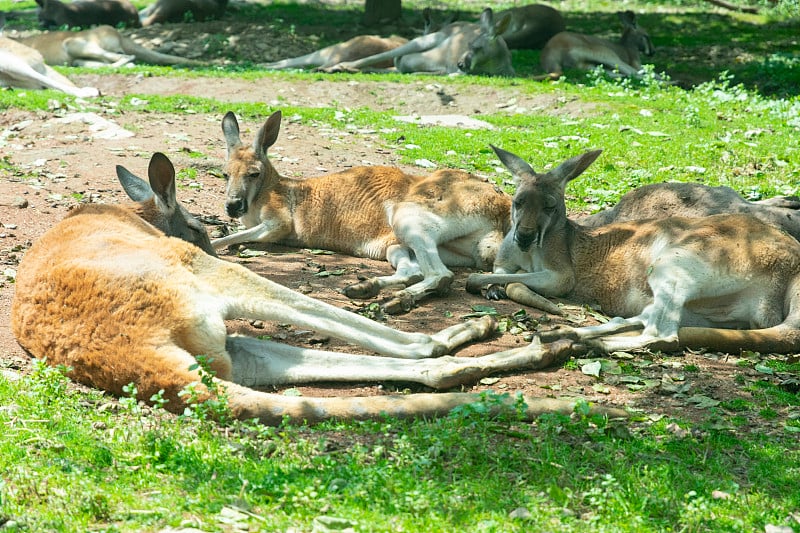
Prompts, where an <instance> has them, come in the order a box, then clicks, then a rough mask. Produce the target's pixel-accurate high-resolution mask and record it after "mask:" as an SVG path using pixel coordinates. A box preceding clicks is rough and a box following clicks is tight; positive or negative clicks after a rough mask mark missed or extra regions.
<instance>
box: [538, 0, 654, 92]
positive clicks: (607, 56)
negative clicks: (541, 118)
mask: <svg viewBox="0 0 800 533" xmlns="http://www.w3.org/2000/svg"><path fill="white" fill-rule="evenodd" d="M618 15H619V17H620V20H621V21H622V24H623V31H622V37H621V39H620V42H619V43H614V42H611V41H608V40H606V39H601V38H599V37H594V36H592V35H584V34H581V33H573V32H567V31H564V32H561V33H559V34H557V35H555V36H554V37H553V38H551V39H550V40H549V41H548V42H547V44H546V45H545V47H544V49H543V50H542V55H541V58H540V61H541V64H542V70H544V71H545V72H546V73H547V74H546V75H545V76H544V77H551V78H555V79H557V78H559V77H560V76H561V75H562V74H563V72H564V69H568V68H577V69H582V70H591V69H593V68H594V67H596V66H598V65H603V66H604V67H605V68H606V69H608V70H610V71H619V73H620V74H622V75H623V76H637V75H638V72H639V70H640V69H641V68H642V62H641V58H640V54H645V55H647V56H651V55H653V53H654V48H653V43H652V42H651V41H650V36H649V35H647V32H645V31H644V30H643V29H642V28H640V27H639V26H638V25H637V24H636V16H635V15H634V14H633V12H632V11H620V12H619V13H618Z"/></svg>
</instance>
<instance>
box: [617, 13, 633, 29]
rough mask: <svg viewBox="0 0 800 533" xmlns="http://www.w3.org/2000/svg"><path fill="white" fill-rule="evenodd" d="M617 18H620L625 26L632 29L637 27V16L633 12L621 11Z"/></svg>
mask: <svg viewBox="0 0 800 533" xmlns="http://www.w3.org/2000/svg"><path fill="white" fill-rule="evenodd" d="M617 16H619V20H621V21H622V25H623V26H630V27H631V28H635V27H636V14H635V13H634V12H633V11H630V10H628V11H619V12H617Z"/></svg>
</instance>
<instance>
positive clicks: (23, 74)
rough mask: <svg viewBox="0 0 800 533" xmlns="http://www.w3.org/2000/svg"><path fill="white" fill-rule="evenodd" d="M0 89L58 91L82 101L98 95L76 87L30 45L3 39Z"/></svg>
mask: <svg viewBox="0 0 800 533" xmlns="http://www.w3.org/2000/svg"><path fill="white" fill-rule="evenodd" d="M0 86H5V87H17V88H20V89H56V90H58V91H62V92H64V93H66V94H71V95H72V96H77V97H79V98H92V97H94V96H99V95H100V91H98V90H97V89H95V88H94V87H77V86H75V84H74V83H72V82H71V81H70V80H69V79H67V78H66V77H65V76H62V75H61V74H60V73H58V72H56V71H55V70H53V69H52V68H50V67H49V66H47V65H45V63H44V59H43V58H42V54H40V53H39V52H38V51H36V50H34V49H33V48H31V47H29V46H25V45H24V44H21V43H18V42H16V41H14V40H11V39H9V38H7V37H2V36H0Z"/></svg>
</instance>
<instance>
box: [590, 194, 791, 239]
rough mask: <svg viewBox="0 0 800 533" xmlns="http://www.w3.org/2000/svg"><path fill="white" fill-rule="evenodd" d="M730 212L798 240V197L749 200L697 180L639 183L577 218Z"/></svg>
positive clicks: (597, 221)
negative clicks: (606, 204) (608, 203)
mask: <svg viewBox="0 0 800 533" xmlns="http://www.w3.org/2000/svg"><path fill="white" fill-rule="evenodd" d="M733 213H743V214H744V213H746V214H751V215H753V216H754V217H756V218H758V219H759V220H762V221H763V222H766V223H768V224H771V225H773V226H775V227H778V228H780V229H782V230H783V231H785V232H786V233H788V234H789V235H791V236H792V237H794V238H795V239H798V240H800V201H799V200H798V199H797V198H793V197H785V196H776V197H774V198H768V199H766V200H762V201H758V202H748V201H747V200H745V199H744V198H742V197H741V196H740V195H739V194H738V193H737V192H736V191H734V190H733V189H731V188H730V187H709V186H708V185H703V184H700V183H654V184H651V185H645V186H643V187H638V188H636V189H634V190H632V191H630V192H629V193H627V194H625V195H624V196H623V197H622V198H620V201H619V203H617V205H615V206H614V207H613V208H611V209H606V210H604V211H600V212H598V213H595V214H594V215H590V216H588V217H584V218H581V219H579V220H578V222H580V223H581V224H583V225H584V226H589V227H593V228H596V227H598V226H604V225H606V224H610V223H612V222H623V221H626V220H642V219H646V218H666V217H669V216H683V217H706V216H709V215H721V214H733Z"/></svg>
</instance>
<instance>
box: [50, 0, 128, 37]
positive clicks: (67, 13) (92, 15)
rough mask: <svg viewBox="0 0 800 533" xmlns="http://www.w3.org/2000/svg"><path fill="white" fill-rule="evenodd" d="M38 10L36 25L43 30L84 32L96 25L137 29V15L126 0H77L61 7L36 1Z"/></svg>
mask: <svg viewBox="0 0 800 533" xmlns="http://www.w3.org/2000/svg"><path fill="white" fill-rule="evenodd" d="M36 4H37V5H38V6H39V9H38V12H39V13H38V16H39V24H40V25H41V26H42V27H43V28H45V29H48V30H49V29H53V28H60V27H62V26H68V27H70V28H74V27H82V28H88V27H90V26H96V25H98V24H108V25H110V26H117V25H119V24H123V25H125V26H127V27H129V28H139V27H141V25H142V24H141V22H140V21H139V12H138V11H137V10H136V7H135V6H134V5H133V4H132V3H130V1H129V0H77V1H75V2H70V3H64V2H61V1H60V0H36Z"/></svg>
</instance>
